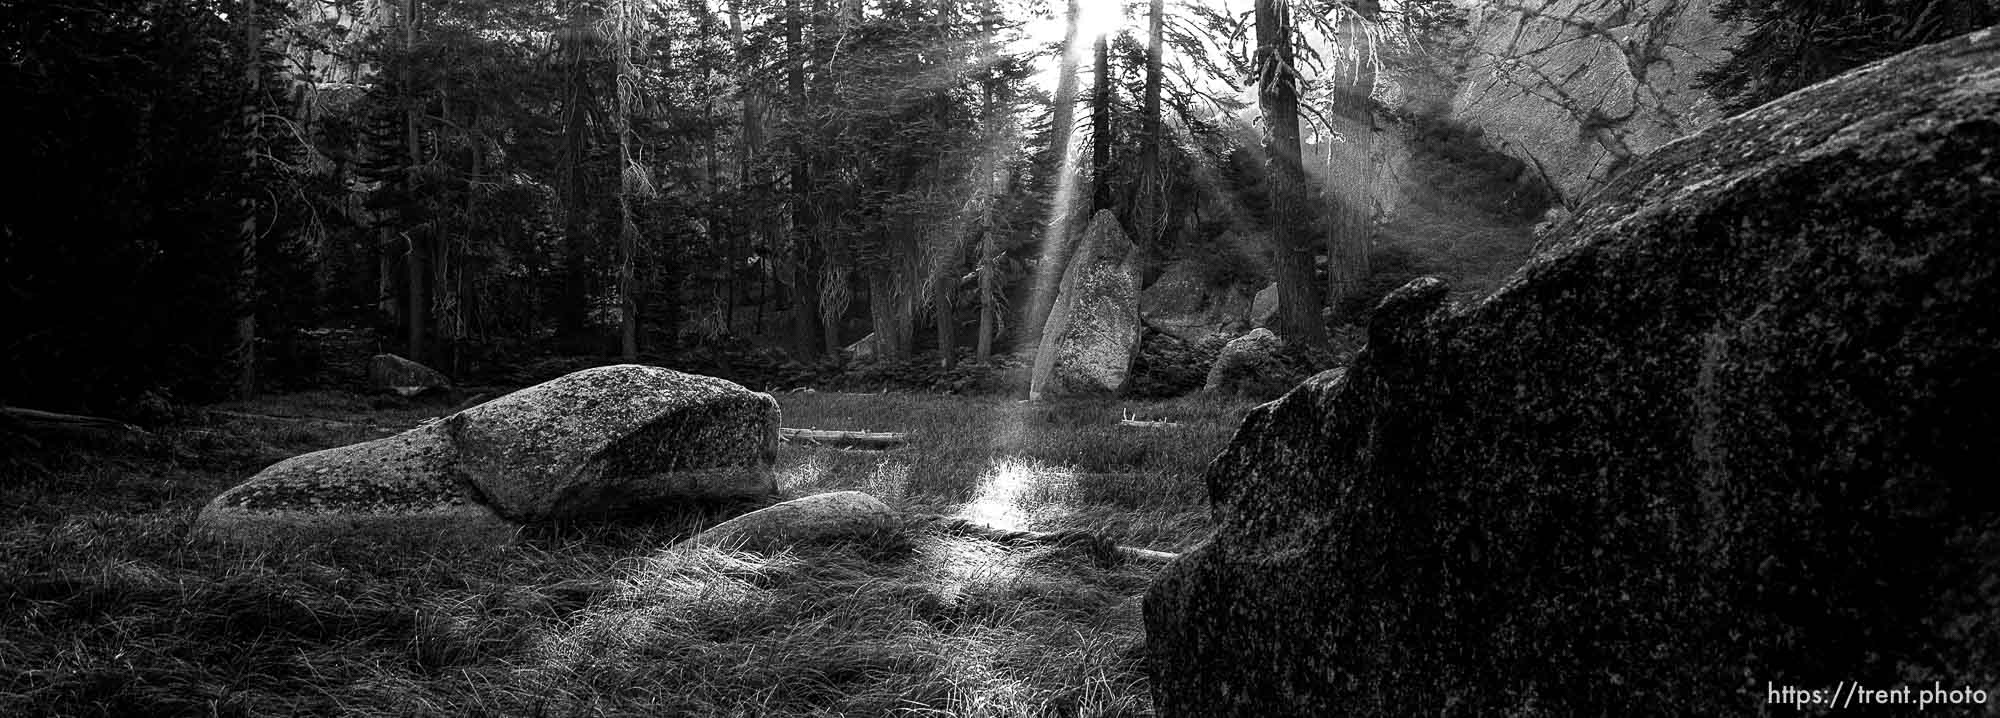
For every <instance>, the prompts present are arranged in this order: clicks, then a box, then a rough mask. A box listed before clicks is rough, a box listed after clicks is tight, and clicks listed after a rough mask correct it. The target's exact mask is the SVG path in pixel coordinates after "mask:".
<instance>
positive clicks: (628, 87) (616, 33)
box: [611, 0, 639, 362]
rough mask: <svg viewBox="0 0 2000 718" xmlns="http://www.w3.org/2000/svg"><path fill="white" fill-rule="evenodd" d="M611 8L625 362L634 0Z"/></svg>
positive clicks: (632, 307) (635, 348)
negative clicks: (627, 179)
mask: <svg viewBox="0 0 2000 718" xmlns="http://www.w3.org/2000/svg"><path fill="white" fill-rule="evenodd" d="M612 12H614V13H617V15H616V17H615V18H614V19H613V21H612V27H613V28H614V30H613V32H612V37H611V41H612V42H613V43H616V46H615V47H613V49H612V51H613V55H612V57H613V58H614V60H615V68H616V71H617V75H616V76H615V78H614V79H615V81H616V92H617V97H618V109H617V112H615V113H613V117H612V120H611V122H612V129H613V130H614V131H615V132H617V133H618V356H619V358H620V359H622V360H624V361H626V362H633V361H638V359H639V300H638V297H636V296H634V293H635V292H636V290H637V288H636V287H634V286H633V285H634V282H633V281H632V274H633V262H634V257H633V255H634V254H636V253H637V251H638V244H639V236H638V235H639V227H638V224H637V223H635V222H634V221H633V220H632V189H633V187H632V184H633V183H632V182H628V181H626V178H625V176H626V174H627V173H630V172H632V171H633V169H634V168H633V164H632V82H633V78H632V26H631V23H632V8H631V0H616V2H615V4H614V5H613V6H612Z"/></svg>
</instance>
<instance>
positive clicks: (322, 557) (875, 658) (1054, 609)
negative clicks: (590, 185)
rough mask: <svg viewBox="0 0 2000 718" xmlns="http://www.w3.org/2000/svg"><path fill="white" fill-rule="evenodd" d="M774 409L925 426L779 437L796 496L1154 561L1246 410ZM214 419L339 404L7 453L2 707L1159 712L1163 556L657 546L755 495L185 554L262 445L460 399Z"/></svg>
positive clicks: (1195, 532) (893, 545) (873, 425)
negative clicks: (416, 544) (847, 445)
mask: <svg viewBox="0 0 2000 718" xmlns="http://www.w3.org/2000/svg"><path fill="white" fill-rule="evenodd" d="M779 398H780V401H781V402H782V403H783V404H784V409H785V425H786V426H791V427H808V428H828V429H833V428H838V429H871V430H878V431H880V430H892V431H908V432H910V434H911V436H910V439H911V445H910V446H908V447H906V448H903V449H900V450H896V451H891V452H880V453H867V452H848V451H840V450H835V449H826V448H808V447H796V446H790V445H787V446H785V447H784V448H783V449H781V451H780V453H779V467H778V468H779V480H780V483H781V486H782V489H783V491H784V493H785V494H786V495H788V496H799V495H806V494H812V493H818V492H823V491H829V490H837V489H859V490H864V491H868V492H870V493H873V494H875V495H876V496H878V497H880V498H882V499H884V500H885V501H888V502H889V503H890V504H892V505H895V506H898V507H900V508H904V509H907V510H910V511H923V512H936V513H947V514H958V515H963V516H968V517H972V518H975V519H978V520H981V521H984V522H988V523H993V524H996V525H1002V526H1007V527H1011V528H1026V529H1034V530H1042V531H1053V530H1063V529H1081V530H1087V531H1091V532H1094V533H1098V534H1100V535H1102V536H1105V537H1107V538H1111V539H1113V540H1116V541H1117V542H1118V543H1121V544H1124V545H1130V546H1138V547H1144V548H1152V549H1157V550H1162V551H1181V550H1185V549H1187V548H1190V547H1192V546H1193V545H1194V544H1196V543H1198V542H1199V541H1200V540H1201V539H1202V538H1204V537H1205V536H1206V535H1207V534H1208V532H1209V529H1210V526H1209V518H1208V513H1207V506H1206V499H1205V489H1204V488H1203V485H1202V479H1201V473H1202V470H1203V468H1204V466H1205V465H1206V463H1207V461H1208V460H1209V458H1210V457H1212V456H1214V454H1215V453H1216V452H1217V451H1219V450H1220V449H1221V448H1222V446H1223V445H1224V444H1225V443H1226V442H1227V440H1228V438H1229V436H1230V435H1231V434H1232V433H1233V431H1234V429H1235V427H1236V425H1237V423H1238V422H1239V421H1240V419H1241V416H1242V414H1243V413H1244V411H1245V410H1247V409H1248V404H1246V403H1243V402H1223V401H1218V400H1214V399H1176V400H1168V401H1161V402H1110V401H1104V402H1080V403H1065V404H1053V405H1028V404H1022V403H1017V402H1015V401H1012V400H1009V399H1001V398H974V397H946V396H917V395H900V394H875V395H866V394H862V395H857V394H831V393H821V394H813V393H802V394H786V395H781V396H780V397H779ZM218 408H220V409H224V410H227V411H232V412H236V413H237V414H239V415H240V414H269V415H284V416H290V417H315V418H317V419H319V421H298V420H289V421H279V420H263V419H251V418H247V417H242V416H235V417H225V418H220V419H217V418H213V416H212V415H211V418H210V419H209V420H208V421H207V423H200V422H190V423H183V424H180V425H176V426H172V427H167V428H164V429H161V430H159V431H157V432H156V433H155V434H154V436H153V437H151V438H148V439H144V440H135V441H132V442H130V443H128V444H123V445H118V444H108V443H106V442H83V443H76V444H70V445H61V444H45V445H43V446H40V447H36V448H35V449H34V450H32V451H16V452H12V453H13V455H12V456H10V457H8V459H7V460H6V461H5V465H4V467H0V468H4V470H5V472H6V475H5V479H4V481H0V715H103V716H132V715H149V716H171V715H204V716H206V715H225V716H227V715H239V716H264V715H306V714H310V715H368V716H376V715H454V716H458V715H510V716H511V715H521V716H569V715H631V716H785V715H796V716H806V715H813V716H834V715H839V716H887V715H910V716H919V715H921V716H1136V715H1149V714H1150V712H1151V711H1150V699H1149V697H1148V695H1147V690H1148V689H1147V686H1146V683H1145V679H1144V677H1143V676H1144V646H1145V638H1144V631H1143V627H1142V626H1141V622H1140V608H1139V607H1140V597H1141V595H1142V594H1143V591H1144V589H1145V586H1146V584H1147V582H1148V581H1149V580H1150V578H1151V576H1152V574H1153V572H1155V571H1157V570H1158V567H1157V566H1153V565H1144V564H1127V565H1124V566H1119V567H1115V568H1106V567H1102V566H1099V565H1096V564H1094V563H1091V562H1090V561H1089V560H1088V559H1086V558H1084V557H1082V556H1077V555H1074V554H1071V553H1067V552H1063V551H1060V550H1058V549H1052V548H1040V549H1013V548H1006V547H1003V546H1000V545H998V544H993V543H988V542H983V541H979V540H975V539H962V538H956V537H946V536H940V535H936V534H932V533H928V532H925V531H923V530H921V529H918V528H916V527H914V526H913V527H909V528H903V529H898V530H892V531H884V532H882V533H880V534H878V535H875V536H870V537H867V538H865V539H861V540H856V541H852V542H847V543H843V544H838V545H819V546H802V547H797V548H794V549H790V550H787V551H784V552H782V553H779V554H776V555H758V554H749V553H734V552H723V551H715V550H709V549H701V550H687V549H674V550H668V549H667V547H669V546H671V545H673V544H674V543H676V542H677V541H678V540H679V539H681V538H684V537H686V536H688V535H691V534H692V533H694V532H696V531H699V530H700V529H702V528H705V527H707V526H709V525H713V524H714V523H716V522H718V521H720V520H722V519H723V518H726V517H727V516H728V515H731V514H732V513H734V512H737V511H741V510H744V509H745V508H748V507H702V508H700V509H691V510H689V511H687V512H685V513H680V514H667V515H655V516H649V517H645V518H639V519H627V520H621V521H616V522H606V523H594V524H577V525H553V526H537V527H531V528H529V529H528V530H526V531H525V532H524V535H523V537H522V540H521V541H520V542H519V543H518V544H517V545H515V546H512V547H509V548H506V549H502V550H497V551H479V550H470V549H467V550H426V549H418V550H393V551H385V550H382V549H381V548H380V547H374V546H366V545H337V544H336V545H318V546H269V547H257V548H222V547H217V546H212V545H207V544H202V543H190V542H189V541H188V538H187V537H188V527H189V523H190V521H191V520H192V518H193V515H194V513H195V512H196V511H197V510H198V509H199V508H200V507H201V505H202V504H203V503H205V502H206V501H207V500H208V499H209V498H210V497H212V496H214V495H215V494H216V493H218V492H220V491H222V490H223V489H225V488H227V487H229V486H231V485H233V484H235V483H237V482H239V481H241V480H242V479H244V478H246V477H248V476H249V475H251V474H253V473H255V472H256V471H257V470H259V469H261V468H262V467H264V466H266V465H268V464H270V463H271V462H274V461H277V460H279V459H282V458H285V457H288V456H291V455H295V454H298V453H302V452H305V451H310V450H314V449H318V448H324V447H328V446H335V445H340V444H345V443H350V442H354V441H360V440H365V439H369V438H373V437H375V436H379V435H381V434H382V433H384V432H387V431H394V430H400V429H404V428H408V427H410V426H413V425H415V424H417V423H418V422H421V421H423V420H425V419H427V418H429V417H432V416H436V415H438V414H441V413H444V412H446V411H449V410H450V409H451V407H450V406H449V405H444V404H436V405H433V404H426V403H412V402H403V401H395V400H388V401H385V400H370V399H364V398H361V397H356V396H354V395H351V394H344V393H337V392H312V393H305V394H295V395H288V396H282V397H273V398H268V399H263V400H259V401H257V402H250V403H245V404H237V405H231V406H225V407H218ZM1127 415H1136V416H1137V417H1138V418H1143V419H1164V420H1170V421H1176V422H1181V423H1182V424H1183V426H1182V427H1179V428H1135V427H1121V426H1118V425H1117V424H1118V420H1119V419H1120V418H1121V417H1124V416H1127ZM16 448H18V447H16Z"/></svg>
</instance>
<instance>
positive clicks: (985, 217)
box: [973, 0, 1000, 362]
mask: <svg viewBox="0 0 2000 718" xmlns="http://www.w3.org/2000/svg"><path fill="white" fill-rule="evenodd" d="M998 13H999V11H998V9H997V8H995V7H994V3H993V1H992V0H986V3H985V7H984V9H983V15H984V17H985V19H986V20H987V22H986V23H985V27H987V28H989V29H988V30H987V32H988V35H987V38H986V39H987V42H989V43H990V42H991V41H992V35H991V32H992V31H991V29H990V28H992V27H995V26H997V25H998V22H997V21H998V20H999V19H1000V18H999V17H998ZM999 82H1000V81H999V80H996V79H993V78H992V77H991V76H990V75H989V76H988V77H987V78H986V81H985V82H982V83H980V85H979V118H980V126H981V127H983V128H984V129H985V131H986V132H988V133H991V132H994V131H995V130H996V129H998V128H997V127H996V126H995V125H996V123H997V122H998V121H999V119H1000V113H999V106H998V102H996V98H995V97H994V95H995V94H996V93H995V92H994V90H995V87H994V86H995V85H996V84H998V83H999ZM997 164H998V162H996V161H995V156H994V153H992V152H987V153H985V160H984V161H982V162H981V163H980V174H979V181H980V182H981V183H982V185H983V186H982V187H981V189H980V191H981V192H983V193H985V197H984V200H983V201H981V202H980V203H979V229H978V231H979V265H978V269H977V271H978V275H979V336H978V337H977V338H976V339H975V340H974V341H975V344H976V346H975V347H974V348H973V356H976V357H978V358H979V360H980V361H982V362H983V361H986V360H987V359H991V358H992V357H993V334H994V333H995V332H997V331H999V327H998V326H997V325H998V320H999V307H998V304H999V299H1000V296H999V292H1000V287H999V277H997V276H994V270H995V266H994V265H995V264H996V263H998V262H999V261H1000V247H999V241H998V237H997V236H996V235H997V234H998V233H996V232H994V231H993V202H994V198H995V197H996V196H998V195H999V189H1000V188H999V180H998V178H997V177H996V176H995V175H996V174H998V172H997V169H998V168H997V167H996V165H997Z"/></svg>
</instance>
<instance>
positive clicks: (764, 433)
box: [444, 364, 778, 521]
mask: <svg viewBox="0 0 2000 718" xmlns="http://www.w3.org/2000/svg"><path fill="white" fill-rule="evenodd" d="M444 424H445V425H446V426H447V427H448V428H449V430H450V431H451V434H452V438H453V439H454V441H455V442H456V443H457V445H458V449H459V456H460V460H459V467H460V469H461V470H462V471H464V472H465V476H466V479H467V480H468V481H470V482H471V483H472V484H473V485H474V486H476V487H477V488H478V489H479V491H480V493H481V494H483V495H484V496H485V497H486V500H487V502H488V503H489V504H490V505H492V506H493V508H494V509H496V510H498V511H499V512H500V514H501V515H502V516H506V517H508V518H510V519H513V520H516V521H541V520H547V519H553V518H562V517H581V516H590V515H595V514H601V513H603V512H606V511H616V510H620V509H625V508H630V507H633V506H637V505H643V504H647V503H652V502H656V501H661V500H684V499H685V500H718V499H733V498H748V497H762V496H768V495H770V494H771V493H773V492H775V491H776V489H777V485H776V482H775V480H774V478H773V476H772V472H771V465H772V462H773V461H774V459H775V457H776V455H777V447H778V402H777V400H775V399H772V398H771V396H770V395H769V394H763V393H759V392H754V391H750V390H748V389H745V388H743V387H742V386H739V385H737V384H735V383H734V382H729V381H725V380H722V379H716V378H713V377H706V376H699V375H695V374H683V373H681V372H677V371H673V370H671V369H661V368H659V367H649V366H641V365H637V364H620V365H615V366H607V367H598V368H595V369H586V370H583V371H580V372H576V373H573V374H569V375H567V376H563V377H561V378H558V379H554V380H552V381H548V382H544V383H542V384H537V385H535V386H532V387H528V388H526V389H522V390H520V391H517V392H514V393H512V394H508V395H506V396H503V397H500V398H498V399H494V400H492V401H489V402H486V403H484V404H480V405H479V406H475V407H472V408H470V409H467V410H465V411H462V412H459V413H457V414H454V415H452V416H451V417H450V418H449V419H447V420H446V421H445V422H444Z"/></svg>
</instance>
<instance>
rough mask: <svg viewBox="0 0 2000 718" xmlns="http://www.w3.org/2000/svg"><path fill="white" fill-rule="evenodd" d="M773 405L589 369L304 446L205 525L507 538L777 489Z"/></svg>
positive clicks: (254, 537) (637, 374)
mask: <svg viewBox="0 0 2000 718" xmlns="http://www.w3.org/2000/svg"><path fill="white" fill-rule="evenodd" d="M777 441H778V405H777V402H776V401H775V400H773V399H772V398H771V397H770V396H769V395H767V394H760V393H757V392H753V391H749V390H747V389H744V388H743V387H741V386H737V385H736V384H733V383H730V382H727V381H723V380H721V379H714V378H710V377H704V376H695V375H692V374H683V373H680V372H676V371H671V370H667V369H660V368H656V367H647V366H638V365H630V364H627V365H620V366H609V367H601V368H597V369H587V370H584V371H580V372H576V373H574V374H570V375H568V376H564V377H562V378H560V379H556V380H554V381H550V382H547V383H543V384H539V385H536V386H533V387H529V388H527V389H522V390H521V391H517V392H514V393H512V394H508V395H506V396H503V397H500V398H498V399H494V400H492V401H489V402H486V403H484V404H481V405H479V406H476V407H473V408H471V409H467V410H465V411H462V412H459V413H457V414H453V415H451V416H449V417H446V418H444V419H442V420H439V421H436V422H433V423H430V424H427V425H424V426H421V427H418V428H416V429H412V430H410V431H407V432H404V433H402V434H398V435H396V436H392V437H388V438H385V439H378V440H375V441H370V442H364V443H360V444H354V445H351V446H343V447H338V448H333V449H327V450H324V451H316V452H313V453H310V454H304V455H301V456H296V457H293V458H290V459H286V460H285V461H281V462H278V463H277V464H274V465H272V466H271V467H270V468H267V469H265V470H263V471H262V472H259V473H258V474H257V475H256V476H252V477H251V478H250V479H249V480H247V481H245V482H243V483H242V484H240V485H238V486H236V487H235V488H232V489H230V490H228V491H225V492H223V493H222V494H221V495H220V496H217V497H216V498H215V499H214V500H213V501H210V502H209V504H208V506H207V507H205V508H203V509H202V512H201V514H200V516H198V517H197V519H196V527H195V528H196V531H197V533H201V534H205V535H208V536H211V537H216V538H222V539H225V540H233V541H243V542H262V541H266V540H269V539H272V538H276V537H284V536H291V537H302V538H307V539H317V538H335V537H361V538H400V539H418V540H427V541H434V542H441V543H470V544H496V543H506V542H507V541H508V540H510V539H511V537H512V535H513V533H514V530H515V528H516V527H517V526H518V524H519V523H521V522H534V521H547V520H553V519H567V518H590V517H594V516H599V515H603V514H607V513H616V512H620V511H625V510H630V509H637V508H642V507H645V506H648V505H653V504H657V503H660V502H663V501H672V500H690V501H696V500H727V499H735V498H747V497H764V496H769V495H770V494H772V493H774V492H775V490H776V485H775V483H774V480H773V477H772V474H771V465H772V462H773V459H774V456H775V453H776V449H777Z"/></svg>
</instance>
